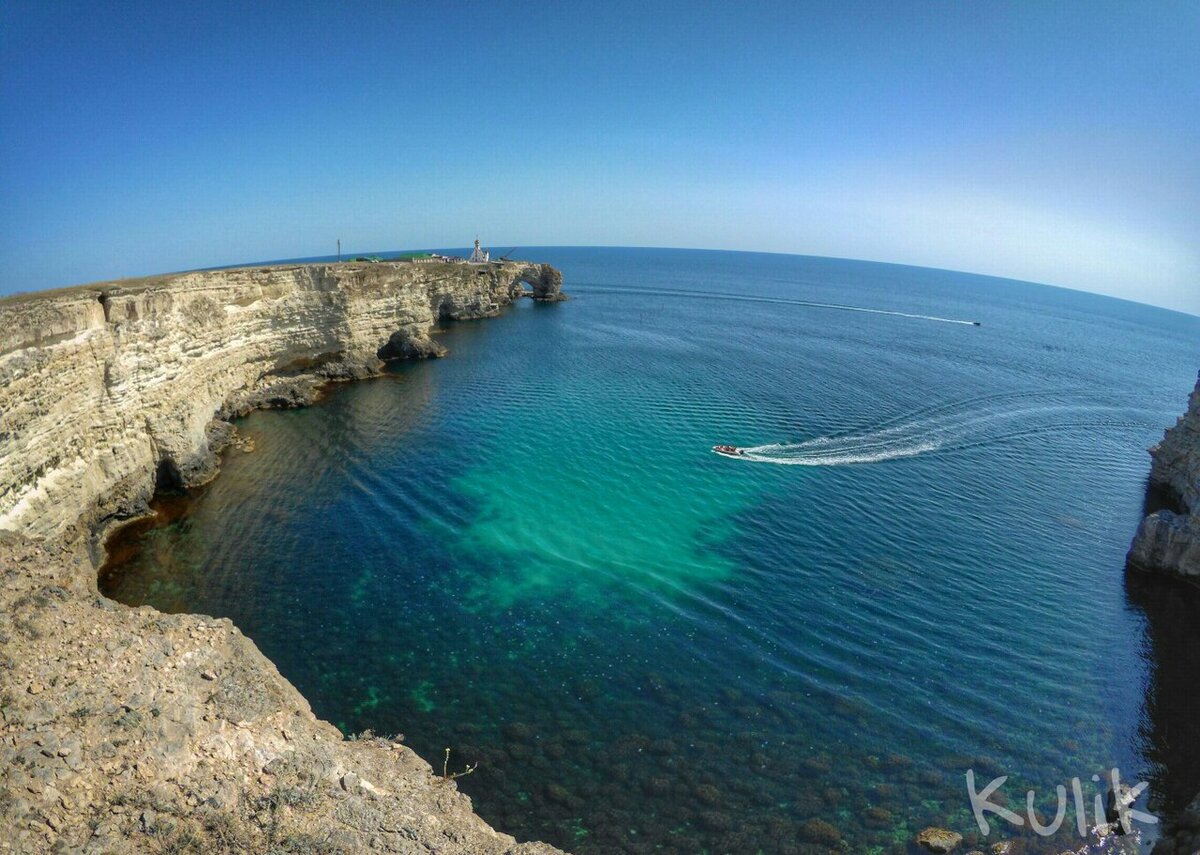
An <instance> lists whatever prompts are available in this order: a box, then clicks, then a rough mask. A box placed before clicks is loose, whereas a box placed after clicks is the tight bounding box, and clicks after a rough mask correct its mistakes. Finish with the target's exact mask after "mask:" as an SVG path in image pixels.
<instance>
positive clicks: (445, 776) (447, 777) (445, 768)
mask: <svg viewBox="0 0 1200 855" xmlns="http://www.w3.org/2000/svg"><path fill="white" fill-rule="evenodd" d="M478 768H479V762H478V761H476V762H475V765H474V766H466V767H464V768H463V770H462V771H461V772H451V771H450V749H449V748H447V749H446V759H445V760H443V761H442V780H443V781H453V780H454V779H455V778H462V777H464V776H466V775H470V774H471V773H472V772H474V771H475V770H476V769H478Z"/></svg>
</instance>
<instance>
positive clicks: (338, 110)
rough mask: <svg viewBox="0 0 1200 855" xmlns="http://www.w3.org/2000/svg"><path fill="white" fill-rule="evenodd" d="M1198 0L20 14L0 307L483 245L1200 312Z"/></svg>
mask: <svg viewBox="0 0 1200 855" xmlns="http://www.w3.org/2000/svg"><path fill="white" fill-rule="evenodd" d="M1197 45H1200V3H1197V2H1193V0H1179V2H1169V0H1163V1H1162V2H1151V3H1134V2H1122V3H1108V2H1103V0H1089V1H1088V2H1074V0H1057V2H933V0H930V2H905V1H904V0H879V2H872V3H864V2H853V0H849V2H847V1H846V0H839V2H832V0H831V2H827V3H799V2H786V3H768V2H761V3H760V2H738V3H732V2H730V3H706V2H700V0H691V2H680V3H674V2H658V0H640V2H621V1H620V0H614V2H605V3H571V2H564V0H557V2H547V3H542V2H537V0H526V1H525V2H513V3H500V2H497V3H474V2H461V1H460V0H445V2H436V3H429V2H421V3H416V2H414V3H402V2H388V3H384V2H353V0H349V2H327V3H320V2H302V0H293V2H288V3H278V4H273V3H270V2H265V0H264V2H257V3H249V4H247V3H236V4H234V3H228V4H226V3H222V2H216V0H213V2H204V3H200V2H194V3H182V2H181V3H161V2H158V0H155V2H147V3H136V2H125V3H122V2H118V1H117V0H114V2H109V3H103V4H97V3H93V2H87V3H70V2H55V3H49V2H45V0H32V2H30V0H5V2H3V3H0V154H2V155H3V157H2V158H0V199H2V200H3V201H2V202H0V253H2V254H3V259H4V263H3V265H2V267H0V293H7V292H12V291H18V290H33V289H39V288H45V287H52V286H59V285H65V284H71V283H77V282H85V281H95V280H99V279H107V278H116V277H122V276H135V275H144V274H150V273H158V272H164V271H169V270H180V269H189V268H195V267H209V266H216V265H224V264H234V263H239V262H251V261H262V260H269V259H276V258H295V257H305V256H314V255H325V254H332V253H333V252H334V251H335V249H336V244H335V241H336V240H337V239H339V238H340V239H341V241H342V246H343V248H344V250H345V251H346V252H349V253H359V252H368V251H382V250H392V249H417V248H427V247H446V246H466V245H468V244H469V242H470V241H471V240H472V239H473V238H474V237H475V235H476V234H478V235H479V236H480V237H481V238H482V239H483V242H484V244H485V245H491V246H494V247H503V248H507V247H509V246H547V245H573V246H578V245H609V246H671V247H698V248H713V249H745V250H759V251H769V252H789V253H799V254H805V255H822V256H836V257H843V258H859V259H870V260H875V261H887V262H898V263H904V264H915V265H923V266H929V267H941V268H949V269H954V270H965V271H970V272H974V273H985V274H992V275H996V276H1004V277H1011V278H1016V279H1025V280H1030V281H1036V282H1045V283H1049V284H1054V285H1061V286H1065V287H1070V288H1077V289H1082V290H1088V291H1095V292H1099V293H1104V294H1110V295H1115V296H1119V297H1124V298H1128V299H1132V300H1137V301H1140V302H1146V303H1152V304H1155V305H1160V306H1165V307H1168V308H1173V309H1178V310H1183V311H1187V312H1191V313H1195V314H1200V48H1197Z"/></svg>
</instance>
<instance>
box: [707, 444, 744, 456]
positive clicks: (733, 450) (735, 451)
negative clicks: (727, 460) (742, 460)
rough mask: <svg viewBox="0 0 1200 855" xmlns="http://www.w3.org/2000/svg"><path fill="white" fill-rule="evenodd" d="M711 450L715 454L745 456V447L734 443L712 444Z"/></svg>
mask: <svg viewBox="0 0 1200 855" xmlns="http://www.w3.org/2000/svg"><path fill="white" fill-rule="evenodd" d="M712 450H713V451H715V452H716V453H717V454H723V455H725V456H726V457H745V456H746V449H744V448H738V447H737V446H736V445H714V446H713V449H712Z"/></svg>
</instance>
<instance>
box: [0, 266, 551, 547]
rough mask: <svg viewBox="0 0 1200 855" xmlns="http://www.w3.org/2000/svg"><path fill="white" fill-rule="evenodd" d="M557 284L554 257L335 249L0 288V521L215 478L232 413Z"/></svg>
mask: <svg viewBox="0 0 1200 855" xmlns="http://www.w3.org/2000/svg"><path fill="white" fill-rule="evenodd" d="M523 283H528V285H529V287H530V288H531V289H532V291H531V292H530V293H531V294H532V296H533V297H534V298H535V299H543V300H553V299H558V298H560V297H561V293H562V276H561V274H559V273H558V271H557V270H554V269H553V268H551V267H549V266H548V265H530V264H525V263H517V262H504V263H499V264H491V265H480V266H475V265H465V264H404V263H394V264H389V263H383V264H339V265H293V266H286V267H256V268H243V269H236V270H218V271H204V272H198V273H185V274H179V275H175V276H168V277H157V278H154V279H148V280H136V281H126V282H118V283H112V284H109V285H97V286H86V287H82V288H74V289H68V290H65V291H60V292H53V293H49V294H45V295H33V296H29V297H17V298H9V299H7V300H4V301H0V529H8V530H11V531H19V532H24V533H28V534H34V535H39V536H54V535H57V534H60V533H61V532H62V531H63V530H64V529H65V528H66V527H67V526H69V525H71V524H73V523H76V522H82V523H83V524H84V525H85V526H87V527H89V528H92V529H98V528H102V527H103V525H104V523H105V522H106V521H108V520H111V519H120V518H125V517H129V516H133V515H136V514H138V513H142V512H144V511H145V508H146V502H147V500H148V499H149V497H150V495H151V493H152V492H153V489H154V487H155V485H156V484H163V483H168V484H178V485H183V486H191V485H195V484H198V483H201V482H203V481H204V480H206V479H207V478H210V477H211V476H212V474H213V473H214V471H215V465H216V454H215V452H216V451H218V450H219V446H220V445H221V443H222V442H224V441H227V439H228V437H229V436H230V435H231V431H230V430H229V428H228V425H227V423H226V422H227V420H228V419H229V418H230V417H232V416H235V415H238V414H241V413H244V412H246V411H248V410H250V409H254V408H256V407H262V406H292V405H299V404H303V403H306V402H308V401H310V400H312V398H313V396H314V394H315V392H316V390H317V388H318V387H319V386H320V384H321V383H323V382H325V381H328V380H336V379H350V378H357V377H365V376H368V375H370V374H373V373H376V372H377V371H379V369H380V368H381V367H382V365H383V361H384V360H385V359H389V358H411V357H423V356H438V355H440V354H441V347H440V345H438V344H437V343H436V342H435V341H434V340H433V339H432V338H431V337H430V333H431V331H432V330H433V328H434V326H435V324H436V323H437V321H438V320H440V319H468V318H482V317H488V316H491V315H494V314H496V313H497V312H499V311H500V309H501V308H502V307H504V306H506V305H508V304H509V303H511V302H512V300H513V299H514V298H516V297H517V296H519V295H520V294H521V293H523V291H524V289H525V285H524V284H523Z"/></svg>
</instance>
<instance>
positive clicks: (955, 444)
mask: <svg viewBox="0 0 1200 855" xmlns="http://www.w3.org/2000/svg"><path fill="white" fill-rule="evenodd" d="M1072 397H1074V398H1078V399H1079V400H1077V401H1075V402H1072V401H1071V398H1072ZM1042 399H1044V400H1042ZM1130 414H1131V409H1130V408H1129V407H1118V406H1115V405H1111V404H1101V403H1096V402H1094V401H1087V400H1084V399H1083V398H1082V395H1081V394H1077V395H1070V394H1063V393H1061V392H1054V393H1049V392H1046V393H1037V392H1026V393H1019V392H1018V393H1008V394H999V395H992V396H988V397H984V398H976V399H972V400H969V401H959V402H955V403H952V404H945V405H942V406H937V407H931V408H927V409H924V410H920V411H917V412H915V413H910V414H908V415H905V416H901V417H899V418H896V419H891V420H888V421H886V422H883V423H881V424H877V425H874V426H871V427H866V428H858V429H853V430H848V431H843V432H839V433H834V434H829V435H826V436H817V437H813V438H812V439H807V440H804V441H802V442H796V443H771V444H767V445H756V446H743V447H742V448H741V449H740V450H741V454H740V455H738V457H737V459H739V460H749V461H752V462H755V463H775V464H779V465H782V466H847V465H853V464H864V463H880V462H882V461H886V460H899V459H902V458H906V457H916V456H918V455H921V454H928V453H931V452H950V451H962V450H965V449H969V448H977V447H980V446H985V445H994V444H997V443H1004V442H1013V441H1016V440H1019V439H1024V438H1027V437H1034V436H1038V435H1041V434H1052V433H1056V432H1062V431H1067V430H1099V429H1111V428H1113V427H1137V428H1141V427H1144V426H1145V425H1146V424H1148V423H1149V421H1147V422H1137V421H1129V420H1128V419H1125V420H1122V419H1121V418H1120V416H1122V415H1124V416H1126V417H1128V416H1129V415H1130Z"/></svg>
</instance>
